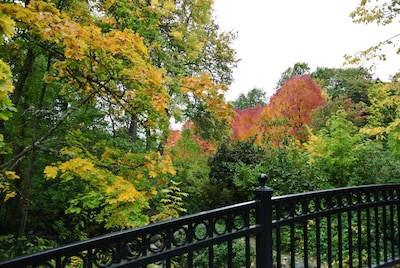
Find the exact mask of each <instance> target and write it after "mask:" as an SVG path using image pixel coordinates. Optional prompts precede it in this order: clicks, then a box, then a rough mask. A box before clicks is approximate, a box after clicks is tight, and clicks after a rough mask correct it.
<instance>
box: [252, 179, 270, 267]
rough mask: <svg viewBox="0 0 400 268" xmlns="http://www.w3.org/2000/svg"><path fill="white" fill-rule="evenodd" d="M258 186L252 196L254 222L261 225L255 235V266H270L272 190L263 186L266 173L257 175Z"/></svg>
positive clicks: (265, 180)
mask: <svg viewBox="0 0 400 268" xmlns="http://www.w3.org/2000/svg"><path fill="white" fill-rule="evenodd" d="M258 181H259V182H260V186H259V187H257V188H255V189H254V191H253V192H254V196H255V199H256V200H257V202H258V205H257V208H256V223H257V225H260V226H261V232H260V233H258V234H257V236H256V267H257V268H272V202H271V197H272V192H273V190H272V189H271V188H269V187H265V183H266V182H267V175H265V174H260V176H259V177H258Z"/></svg>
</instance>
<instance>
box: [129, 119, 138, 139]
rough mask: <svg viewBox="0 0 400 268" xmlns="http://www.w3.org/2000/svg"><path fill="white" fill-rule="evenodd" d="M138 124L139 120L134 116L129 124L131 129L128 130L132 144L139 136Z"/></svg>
mask: <svg viewBox="0 0 400 268" xmlns="http://www.w3.org/2000/svg"><path fill="white" fill-rule="evenodd" d="M137 125H138V122H137V118H136V117H135V116H133V115H132V117H131V121H130V122H129V128H128V141H130V142H135V141H136V140H137V135H138V133H137V132H138V126H137Z"/></svg>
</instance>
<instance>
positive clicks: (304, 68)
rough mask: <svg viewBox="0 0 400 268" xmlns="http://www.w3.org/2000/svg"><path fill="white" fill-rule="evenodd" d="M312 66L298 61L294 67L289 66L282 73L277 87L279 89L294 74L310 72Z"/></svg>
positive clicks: (300, 74) (299, 74)
mask: <svg viewBox="0 0 400 268" xmlns="http://www.w3.org/2000/svg"><path fill="white" fill-rule="evenodd" d="M310 70H311V68H310V67H309V66H308V63H305V62H296V63H295V64H294V65H293V67H289V68H287V69H286V71H284V72H283V73H282V74H281V77H280V78H279V81H278V83H277V84H276V87H275V88H276V89H279V88H280V87H281V86H282V85H283V84H285V83H286V81H288V80H289V79H290V78H292V77H293V76H302V75H305V74H309V73H310Z"/></svg>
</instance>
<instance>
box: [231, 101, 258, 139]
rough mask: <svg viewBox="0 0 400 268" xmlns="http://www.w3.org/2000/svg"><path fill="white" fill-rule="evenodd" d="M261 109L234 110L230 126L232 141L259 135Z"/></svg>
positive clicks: (256, 107)
mask: <svg viewBox="0 0 400 268" xmlns="http://www.w3.org/2000/svg"><path fill="white" fill-rule="evenodd" d="M263 109H264V108H263V107H262V106H260V105H257V106H255V107H251V108H247V109H244V110H239V109H236V110H235V116H234V118H233V124H232V136H231V138H232V140H247V139H249V138H252V137H255V136H257V137H258V138H259V135H258V134H260V133H261V123H262V119H263V118H262V111H263Z"/></svg>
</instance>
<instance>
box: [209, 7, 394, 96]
mask: <svg viewBox="0 0 400 268" xmlns="http://www.w3.org/2000/svg"><path fill="white" fill-rule="evenodd" d="M360 1H361V0H340V1H338V0H336V1H335V0H302V1H299V0H246V1H239V0H214V10H215V15H216V17H217V22H218V23H219V25H220V27H221V29H222V30H224V31H229V30H234V31H237V32H238V38H237V40H236V41H235V42H234V44H233V48H234V49H236V51H237V56H238V58H240V59H241V61H240V62H239V64H238V68H236V69H235V70H234V73H233V76H234V80H235V81H234V83H233V84H232V86H231V88H230V90H229V92H228V94H227V96H226V98H227V100H228V101H231V100H234V99H236V98H237V97H238V96H239V94H240V93H246V92H248V91H249V90H251V89H253V88H254V87H258V88H262V89H264V90H265V91H266V92H267V96H271V95H272V94H273V93H274V92H275V89H274V88H275V87H276V83H277V82H278V80H279V78H280V76H281V74H282V72H284V71H285V70H286V69H287V68H289V67H293V65H294V64H295V63H296V62H306V63H308V65H309V66H310V68H311V71H314V70H315V69H316V68H317V67H332V68H340V67H342V66H343V63H344V57H343V56H344V54H354V53H355V52H357V51H359V50H363V49H365V48H368V47H369V46H371V45H374V44H376V43H378V42H379V41H382V40H385V39H388V38H390V37H392V36H394V35H395V34H397V32H396V28H395V26H397V24H396V25H390V26H386V27H382V26H381V27H378V26H377V25H376V24H369V25H360V24H354V23H353V22H352V20H351V18H350V17H349V14H350V12H351V11H353V10H354V9H355V8H356V6H357V4H358V3H359V2H360ZM398 60H399V56H397V55H394V54H392V56H390V58H388V61H386V62H382V63H380V64H379V66H378V69H377V70H376V71H375V76H377V77H379V78H380V79H381V80H383V81H386V80H388V79H389V76H390V75H391V74H394V73H396V72H397V71H398V69H399V68H400V64H398V63H397V61H398ZM348 67H349V66H348Z"/></svg>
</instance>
